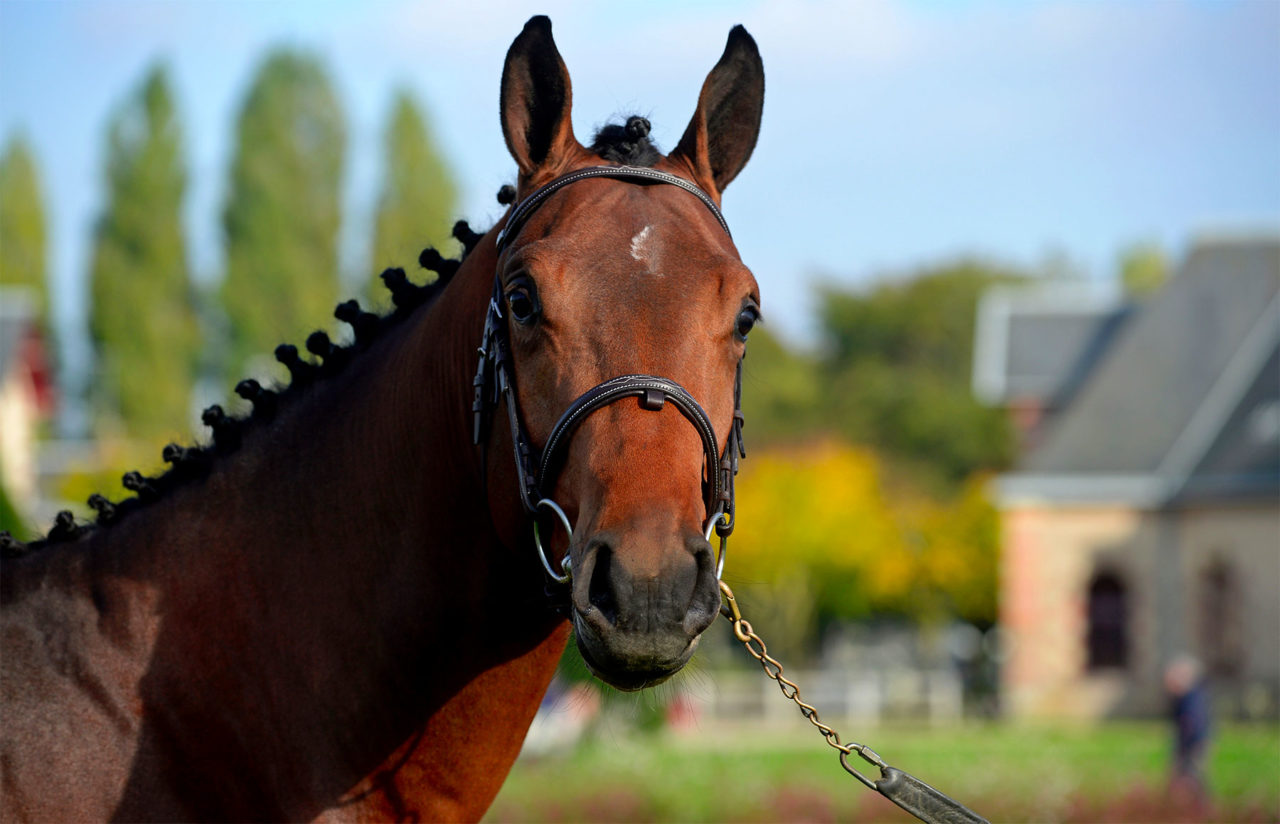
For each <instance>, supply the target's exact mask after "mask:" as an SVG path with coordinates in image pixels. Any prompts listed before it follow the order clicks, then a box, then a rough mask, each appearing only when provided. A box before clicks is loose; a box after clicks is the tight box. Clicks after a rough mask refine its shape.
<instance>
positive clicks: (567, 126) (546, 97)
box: [501, 15, 581, 183]
mask: <svg viewBox="0 0 1280 824" xmlns="http://www.w3.org/2000/svg"><path fill="white" fill-rule="evenodd" d="M501 106H502V136H503V137H504V138H505V139H506V141H507V149H508V150H510V152H511V156H512V157H513V158H515V161H516V163H517V164H518V165H519V167H520V179H521V182H522V183H527V182H528V181H529V179H530V178H532V177H533V176H534V175H535V174H536V173H537V172H538V171H539V170H541V169H547V168H550V169H554V168H555V167H556V166H558V165H559V164H560V163H562V162H563V161H564V160H566V159H567V158H568V157H570V156H571V155H573V154H575V153H576V152H575V151H574V150H575V149H579V148H581V146H580V144H579V143H578V141H577V139H576V138H575V137H574V136H573V123H572V122H571V120H570V110H571V108H572V94H571V92H570V87H569V70H568V69H566V68H565V65H564V61H563V60H561V59H560V52H559V51H557V50H556V43H555V40H553V39H552V37H551V21H550V20H549V19H548V18H546V17H544V16H542V15H538V16H537V17H531V18H529V22H528V23H525V24H524V31H522V32H520V35H519V36H518V37H516V39H515V41H514V42H513V43H512V44H511V48H510V49H509V50H508V51H507V61H506V63H505V64H504V65H503V67H502V96H501Z"/></svg>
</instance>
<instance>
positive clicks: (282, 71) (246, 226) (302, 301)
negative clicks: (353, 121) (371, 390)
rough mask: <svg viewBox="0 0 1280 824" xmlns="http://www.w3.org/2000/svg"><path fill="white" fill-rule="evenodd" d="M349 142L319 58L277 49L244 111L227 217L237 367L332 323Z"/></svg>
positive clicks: (229, 303)
mask: <svg viewBox="0 0 1280 824" xmlns="http://www.w3.org/2000/svg"><path fill="white" fill-rule="evenodd" d="M345 147H346V128H345V125H344V123H343V116H342V110H341V108H340V106H339V104H338V99H337V97H336V96H335V94H334V91H333V88H332V86H331V84H330V82H329V78H328V76H327V74H326V72H325V70H324V68H323V67H322V66H321V64H320V62H319V61H318V60H317V59H316V58H314V57H312V56H310V55H306V54H302V53H298V52H293V51H288V50H281V51H276V52H274V53H272V54H270V55H269V56H268V57H267V59H266V60H265V61H264V62H263V64H262V66H261V67H260V68H259V69H258V72H257V74H256V76H255V77H254V79H253V82H252V84H251V86H250V89H249V93H248V95H247V96H246V98H245V101H244V105H243V107H242V108H241V110H240V115H239V119H238V121H237V124H236V149H235V155H234V158H233V160H232V162H231V180H230V194H229V197H228V199H227V204H226V208H225V210H224V212H223V216H222V225H223V230H224V233H225V239H226V267H227V269H226V279H225V280H224V281H223V285H222V303H223V306H224V308H225V309H226V314H227V321H228V329H229V332H230V362H229V363H228V364H227V366H229V367H230V368H231V369H232V370H233V374H236V375H238V374H239V373H240V372H241V371H242V370H243V369H244V368H245V364H246V362H247V361H248V360H249V359H250V358H251V357H254V356H258V357H262V356H266V357H269V356H270V353H271V351H272V350H273V349H274V348H275V346H276V345H277V344H279V343H281V342H282V341H286V340H288V341H292V342H294V343H296V344H298V345H301V343H302V341H303V340H304V339H305V337H306V335H307V333H309V332H310V331H311V330H313V329H315V328H316V327H317V326H324V325H330V324H329V322H330V321H331V320H332V314H333V307H334V303H335V302H336V300H337V297H338V228H339V224H340V222H341V195H340V185H341V177H342V164H343V153H344V151H345ZM255 371H257V372H259V373H261V372H262V371H263V370H261V369H256V370H255Z"/></svg>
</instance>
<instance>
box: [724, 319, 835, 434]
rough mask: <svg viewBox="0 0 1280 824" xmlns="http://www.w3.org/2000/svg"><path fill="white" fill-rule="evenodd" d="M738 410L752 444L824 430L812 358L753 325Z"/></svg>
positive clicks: (815, 367)
mask: <svg viewBox="0 0 1280 824" xmlns="http://www.w3.org/2000/svg"><path fill="white" fill-rule="evenodd" d="M742 412H743V415H744V416H745V418H746V430H745V433H744V436H743V437H744V439H745V440H746V441H747V444H748V446H751V447H754V446H764V445H771V444H794V443H797V442H801V441H805V440H808V439H810V438H812V437H813V436H814V434H815V433H819V432H824V431H826V430H827V429H828V427H826V426H825V425H824V424H825V421H824V420H823V416H822V413H823V406H822V383H821V381H820V376H819V373H818V364H817V362H816V360H815V359H814V358H812V357H810V356H808V355H806V354H804V353H801V352H796V351H794V350H793V349H791V348H790V347H788V346H787V345H786V344H785V343H783V342H782V341H781V340H779V339H778V338H777V337H775V336H774V335H772V334H771V333H770V332H769V330H768V329H766V328H764V327H762V326H757V327H756V328H755V329H754V330H753V331H752V332H751V339H750V341H749V342H748V343H747V357H746V359H745V360H744V361H743V363H742Z"/></svg>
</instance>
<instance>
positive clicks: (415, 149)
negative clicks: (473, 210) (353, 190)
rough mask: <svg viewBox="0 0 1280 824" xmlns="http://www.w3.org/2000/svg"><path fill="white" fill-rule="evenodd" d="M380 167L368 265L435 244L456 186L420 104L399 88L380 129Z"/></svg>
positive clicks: (412, 256) (447, 225) (392, 261)
mask: <svg viewBox="0 0 1280 824" xmlns="http://www.w3.org/2000/svg"><path fill="white" fill-rule="evenodd" d="M383 152H384V162H385V163H386V168H385V169H384V171H383V180H382V194H381V196H380V197H379V198H378V213H377V216H376V218H375V220H374V238H373V260H372V264H373V265H372V266H371V267H370V268H371V271H373V272H375V273H376V272H380V271H382V270H383V269H385V268H386V267H388V266H407V264H408V263H410V262H412V261H416V260H417V259H418V253H419V252H421V251H422V249H423V247H424V246H440V245H443V244H444V242H445V241H447V240H448V239H449V238H450V237H451V235H450V229H451V227H452V226H453V216H454V206H455V202H456V200H457V186H456V185H455V183H454V181H453V176H452V175H451V174H450V172H449V166H448V164H447V163H445V161H444V159H443V158H442V156H441V154H440V152H439V151H438V150H437V148H436V145H435V140H434V139H433V138H432V135H431V131H430V129H429V128H428V127H427V123H426V118H425V117H424V116H423V114H422V111H421V109H420V108H419V107H418V105H417V104H416V103H414V101H413V98H412V97H410V95H409V93H408V92H407V91H404V90H401V91H400V92H398V93H397V94H396V96H395V100H394V102H393V103H392V106H391V115H390V117H389V118H388V120H387V125H386V130H385V132H384V134H383Z"/></svg>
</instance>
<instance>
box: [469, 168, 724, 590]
mask: <svg viewBox="0 0 1280 824" xmlns="http://www.w3.org/2000/svg"><path fill="white" fill-rule="evenodd" d="M593 177H606V178H612V179H614V180H623V181H627V182H632V183H640V184H646V183H661V184H669V185H672V186H677V187H679V188H681V189H683V190H685V191H686V192H688V193H689V194H691V195H693V196H695V197H697V198H698V199H699V200H700V201H702V203H703V205H704V206H706V207H707V208H708V209H709V210H711V213H712V214H713V215H714V216H715V218H716V221H717V222H718V223H719V224H720V226H721V228H723V229H724V231H725V234H729V225H728V224H727V223H725V220H724V216H723V215H722V214H721V213H720V208H719V207H718V206H716V203H715V201H714V200H712V199H711V197H710V196H709V195H708V194H707V193H706V192H704V191H702V189H700V188H698V187H697V186H695V185H694V184H693V183H690V182H689V181H687V180H685V179H684V178H682V177H677V176H676V175H673V174H670V173H668V172H663V171H659V170H657V169H651V168H647V167H640V166H592V167H589V168H586V169H578V170H577V171H573V172H570V173H568V174H566V175H562V176H560V177H558V178H556V179H555V180H552V181H551V182H550V183H547V184H546V185H544V186H541V187H540V188H538V189H536V190H535V191H534V192H533V193H532V194H530V195H529V196H528V197H526V198H525V199H524V200H522V201H520V202H519V203H517V204H516V205H515V207H514V208H513V209H512V210H511V214H510V216H509V217H508V218H507V223H506V226H505V227H504V228H503V229H502V231H501V232H499V233H498V237H497V252H498V255H499V256H501V254H502V253H503V251H504V250H505V249H506V248H507V246H509V245H510V243H511V241H512V240H513V239H514V238H515V237H516V236H517V235H518V234H519V233H520V230H521V229H522V228H523V227H524V224H525V223H526V221H527V220H528V219H529V216H530V215H532V214H533V212H534V211H536V210H537V208H538V207H539V206H541V205H542V204H543V203H544V202H546V200H547V198H549V197H550V196H551V195H552V194H553V193H555V192H557V191H559V190H560V189H563V188H564V187H565V186H568V185H570V184H572V183H576V182H577V181H579V180H586V179H588V178H593ZM730 236H732V235H730ZM504 300H505V299H504V294H503V289H502V273H501V268H500V267H499V270H498V271H497V272H495V273H494V278H493V297H492V298H490V300H489V310H488V312H487V313H486V314H485V320H484V333H483V335H482V336H481V340H480V350H479V351H480V362H479V364H478V365H477V367H476V377H475V380H474V381H473V386H474V387H475V400H474V402H473V403H472V405H471V411H472V414H473V416H474V423H473V428H472V440H473V441H474V443H476V444H478V445H480V446H481V447H482V448H483V446H484V444H485V437H484V436H485V434H486V432H487V431H488V426H489V422H490V420H491V417H492V413H493V411H494V410H495V409H496V408H497V406H498V402H499V401H500V400H501V401H505V406H506V409H507V422H508V424H509V425H510V427H511V443H512V446H513V448H514V453H515V465H516V476H517V478H518V479H519V480H518V483H517V486H518V489H519V492H520V503H521V505H522V506H523V507H524V511H525V515H527V516H528V517H529V518H530V519H531V520H532V521H533V539H534V547H535V549H536V550H537V553H538V560H540V561H541V562H542V568H543V569H544V570H545V571H546V573H547V576H548V577H549V578H550V580H551V582H552V583H554V584H557V585H564V584H568V583H569V581H570V580H571V579H572V577H573V570H572V568H571V566H570V562H569V555H568V553H566V554H565V557H564V560H563V561H562V562H561V571H560V572H556V570H555V569H553V568H552V566H551V564H550V563H549V562H548V561H547V554H546V551H545V550H544V549H543V546H542V538H541V535H540V531H539V517H540V516H543V515H544V513H545V512H551V513H552V514H554V515H555V516H556V517H557V518H558V519H559V521H560V523H561V525H563V526H564V528H565V530H566V531H567V532H568V533H569V539H570V545H572V541H573V526H572V525H571V524H570V523H569V518H568V516H567V515H566V514H565V512H564V510H563V509H561V508H560V506H559V505H558V504H557V503H556V502H555V501H553V500H551V498H550V497H549V496H550V495H551V493H552V491H553V490H554V488H555V481H556V478H557V477H558V475H559V473H560V469H561V468H562V467H563V465H564V459H565V456H566V454H567V453H568V450H569V444H570V442H571V440H572V438H573V433H574V430H576V429H577V427H578V426H579V425H580V424H581V423H582V422H583V421H584V420H585V419H586V418H587V417H588V416H590V415H591V413H593V412H595V411H597V410H599V409H602V408H604V407H605V406H608V405H610V404H613V403H616V402H618V401H620V400H622V399H623V398H638V399H639V405H640V408H641V409H646V410H650V411H654V412H656V411H659V410H661V409H662V408H663V407H664V406H665V405H666V404H667V402H670V403H671V404H672V405H673V406H675V407H676V409H678V410H679V411H680V413H681V414H682V415H684V417H685V418H686V419H687V420H688V421H689V423H690V424H692V425H693V427H694V429H696V430H698V435H699V437H700V438H701V440H702V450H703V453H704V455H705V457H706V466H705V468H704V470H703V479H702V490H703V501H704V504H705V506H706V513H707V520H706V523H705V524H704V526H703V537H704V538H705V539H706V540H708V541H710V540H711V534H712V532H714V533H715V534H716V535H717V536H719V538H720V550H719V552H718V553H717V560H716V578H717V579H718V578H719V577H720V575H721V573H722V572H723V571H724V560H725V550H726V547H727V543H728V539H729V535H730V533H732V532H733V527H734V517H735V509H734V488H733V486H734V477H735V476H736V475H737V474H738V461H739V459H740V458H745V457H746V454H747V453H746V449H745V448H744V446H743V442H742V424H743V417H742V404H741V400H742V361H741V360H739V361H738V366H737V370H736V374H735V376H734V385H733V424H732V426H731V428H730V430H729V437H728V439H727V440H726V442H725V448H724V452H723V453H721V452H720V451H719V450H718V449H717V448H716V444H717V440H716V435H715V427H713V426H712V425H711V420H710V418H708V417H707V413H706V411H704V410H703V408H702V407H701V406H700V405H699V404H698V402H697V401H696V400H694V398H693V396H692V395H690V394H689V393H688V392H687V391H686V390H685V389H684V387H682V386H680V384H678V383H676V382H675V381H673V380H670V379H669V378H663V377H658V376H655V375H619V376H618V377H615V378H610V379H609V380H607V381H604V382H603V383H600V384H597V385H596V386H594V387H592V388H591V389H588V390H587V391H586V392H584V393H582V394H581V395H579V396H578V398H577V399H576V400H575V401H574V402H573V403H571V404H569V407H568V408H567V409H565V411H564V412H563V413H562V414H561V415H560V419H559V420H558V421H556V424H555V426H554V427H552V429H551V434H550V435H549V436H548V437H547V442H546V444H545V445H544V446H543V448H542V449H541V450H539V449H537V448H536V447H535V446H534V445H533V444H532V443H531V442H530V440H529V436H528V433H527V432H526V431H525V427H524V423H523V421H522V420H521V418H520V406H519V403H518V402H517V400H516V390H515V382H514V380H513V375H512V372H511V344H510V340H509V338H508V334H507V321H506V316H505V315H504V313H503V304H504Z"/></svg>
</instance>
